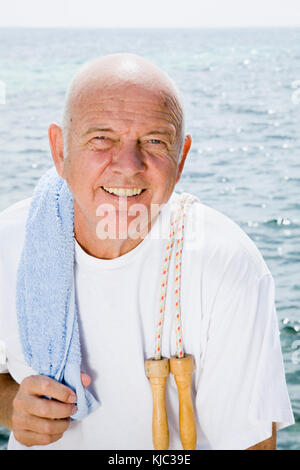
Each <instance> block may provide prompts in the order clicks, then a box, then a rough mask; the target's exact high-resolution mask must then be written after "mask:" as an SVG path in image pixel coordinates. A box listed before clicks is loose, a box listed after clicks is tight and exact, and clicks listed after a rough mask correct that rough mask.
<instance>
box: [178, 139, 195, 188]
mask: <svg viewBox="0 0 300 470" xmlns="http://www.w3.org/2000/svg"><path fill="white" fill-rule="evenodd" d="M191 145H192V137H191V136H190V134H187V135H186V136H185V140H184V146H183V150H182V155H181V160H180V163H179V165H178V170H177V176H176V184H177V183H178V181H179V180H180V177H181V173H182V170H183V167H184V164H185V160H186V157H187V154H188V153H189V150H190V148H191Z"/></svg>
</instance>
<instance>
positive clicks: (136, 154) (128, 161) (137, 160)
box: [110, 142, 146, 178]
mask: <svg viewBox="0 0 300 470" xmlns="http://www.w3.org/2000/svg"><path fill="white" fill-rule="evenodd" d="M145 168H146V165H145V162H144V158H143V155H142V152H141V151H140V149H139V147H138V144H137V143H135V142H128V143H123V144H122V145H120V146H118V148H116V149H115V151H114V155H113V158H112V160H111V163H110V169H111V171H113V172H114V173H118V174H122V175H123V176H126V177H128V178H132V177H133V176H135V175H136V174H138V173H142V172H143V171H144V170H145Z"/></svg>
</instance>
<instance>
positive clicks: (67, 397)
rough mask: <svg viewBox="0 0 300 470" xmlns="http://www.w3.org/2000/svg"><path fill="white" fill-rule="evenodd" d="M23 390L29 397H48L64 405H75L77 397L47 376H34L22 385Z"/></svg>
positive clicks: (27, 378) (67, 388)
mask: <svg viewBox="0 0 300 470" xmlns="http://www.w3.org/2000/svg"><path fill="white" fill-rule="evenodd" d="M21 387H22V390H23V391H24V392H26V393H28V394H29V395H37V396H46V397H50V398H54V399H55V400H59V401H61V402H63V403H75V402H76V395H75V393H74V392H73V390H72V389H71V388H69V387H67V386H66V385H63V384H61V383H60V382H57V381H56V380H54V379H51V378H50V377H47V376H46V375H32V376H30V377H26V378H25V379H24V380H23V382H22V383H21Z"/></svg>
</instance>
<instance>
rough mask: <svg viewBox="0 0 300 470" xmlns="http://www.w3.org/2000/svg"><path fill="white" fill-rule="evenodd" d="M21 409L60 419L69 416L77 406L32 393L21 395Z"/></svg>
mask: <svg viewBox="0 0 300 470" xmlns="http://www.w3.org/2000/svg"><path fill="white" fill-rule="evenodd" d="M23 410H24V411H25V412H27V413H29V414H31V415H34V416H39V417H40V418H51V419H61V418H69V417H70V416H72V415H73V414H75V413H76V411H77V406H76V405H72V404H67V403H61V402H59V401H56V400H48V399H47V398H40V397H36V396H32V395H25V396H24V397H23Z"/></svg>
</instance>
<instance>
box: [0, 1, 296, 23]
mask: <svg viewBox="0 0 300 470" xmlns="http://www.w3.org/2000/svg"><path fill="white" fill-rule="evenodd" d="M1 3H2V6H1V4H0V26H23V27H121V28H127V27H128V28H134V27H136V28H138V27H140V28H155V27H156V28H169V27H174V28H175V27H186V28H188V27H231V26H235V27H251V26H300V0H6V1H5V0H4V1H2V2H1Z"/></svg>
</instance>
